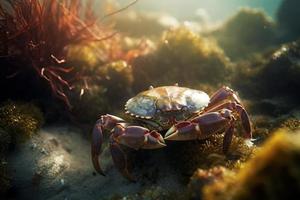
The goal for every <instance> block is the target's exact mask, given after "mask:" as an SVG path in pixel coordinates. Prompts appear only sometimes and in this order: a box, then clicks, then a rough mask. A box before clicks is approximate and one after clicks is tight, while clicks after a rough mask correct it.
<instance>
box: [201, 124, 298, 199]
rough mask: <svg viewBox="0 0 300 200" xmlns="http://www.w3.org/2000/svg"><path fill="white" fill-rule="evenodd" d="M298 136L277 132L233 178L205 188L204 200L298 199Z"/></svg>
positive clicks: (296, 134)
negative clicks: (296, 197)
mask: <svg viewBox="0 0 300 200" xmlns="http://www.w3.org/2000/svg"><path fill="white" fill-rule="evenodd" d="M299 137H300V134H299V132H294V133H293V134H292V133H291V132H289V131H287V130H284V129H282V130H279V131H277V132H276V133H274V134H273V136H272V137H271V138H270V139H269V141H267V142H266V143H265V144H264V145H263V146H262V147H261V149H259V150H258V151H257V152H256V155H255V156H253V158H252V159H250V160H249V161H248V162H246V163H245V164H244V166H243V168H241V169H240V170H239V171H238V172H233V173H235V174H234V175H233V176H227V177H226V176H223V177H224V178H223V179H222V180H219V181H215V182H213V183H211V184H207V185H205V186H204V187H202V190H201V192H202V193H201V194H202V196H201V199H207V200H210V199H214V200H219V199H223V200H226V199H232V200H235V199H285V198H287V199H293V197H295V196H298V195H299V185H300V177H299V173H298V169H299V165H300V163H299V160H300V159H299V158H300V143H299ZM198 189H199V187H198ZM198 199H199V198H198Z"/></svg>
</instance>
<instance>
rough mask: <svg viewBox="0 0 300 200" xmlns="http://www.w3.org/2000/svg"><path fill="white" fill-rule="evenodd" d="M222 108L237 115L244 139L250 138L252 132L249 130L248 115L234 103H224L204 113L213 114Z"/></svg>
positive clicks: (240, 106) (241, 107)
mask: <svg viewBox="0 0 300 200" xmlns="http://www.w3.org/2000/svg"><path fill="white" fill-rule="evenodd" d="M224 108H226V109H229V110H231V111H232V112H236V113H237V115H238V117H239V118H240V120H241V122H242V126H243V129H244V136H245V138H252V130H251V129H252V128H251V123H250V119H249V115H248V113H247V111H246V110H245V108H244V107H243V106H242V105H240V104H237V103H235V102H225V103H222V104H220V105H217V106H215V107H212V108H210V109H209V110H206V111H205V112H215V111H218V110H221V109H224Z"/></svg>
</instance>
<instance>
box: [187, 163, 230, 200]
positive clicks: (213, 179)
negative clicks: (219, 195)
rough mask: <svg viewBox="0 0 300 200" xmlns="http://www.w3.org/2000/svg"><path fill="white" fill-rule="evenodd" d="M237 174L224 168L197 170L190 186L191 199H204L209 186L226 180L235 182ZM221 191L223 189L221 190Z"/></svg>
mask: <svg viewBox="0 0 300 200" xmlns="http://www.w3.org/2000/svg"><path fill="white" fill-rule="evenodd" d="M235 176H236V173H235V172H233V171H231V170H229V169H227V168H225V167H222V166H216V167H212V168H210V169H206V170H205V169H197V170H196V171H195V172H194V174H193V176H192V177H191V179H190V182H189V184H188V191H189V192H188V197H189V199H192V200H196V199H204V198H203V195H204V194H203V189H204V187H205V186H207V185H213V184H216V183H217V182H224V180H234V179H235ZM219 190H220V191H222V190H221V188H219Z"/></svg>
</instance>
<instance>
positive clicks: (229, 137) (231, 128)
mask: <svg viewBox="0 0 300 200" xmlns="http://www.w3.org/2000/svg"><path fill="white" fill-rule="evenodd" d="M233 131H234V124H233V123H232V124H231V125H230V126H229V128H228V129H227V130H226V131H225V134H224V138H223V153H227V152H228V149H229V147H230V144H231V141H232V136H233Z"/></svg>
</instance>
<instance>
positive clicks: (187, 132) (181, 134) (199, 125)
mask: <svg viewBox="0 0 300 200" xmlns="http://www.w3.org/2000/svg"><path fill="white" fill-rule="evenodd" d="M231 118H232V116H231V111H230V110H228V109H223V110H221V111H219V112H210V113H205V114H203V115H200V116H198V117H195V118H193V119H192V120H190V121H183V122H179V123H177V124H175V125H174V126H172V127H171V128H170V129H169V130H168V131H167V133H166V135H165V138H164V139H165V140H183V141H184V140H195V139H205V138H207V137H208V136H210V135H212V134H215V133H218V132H219V131H221V130H223V129H224V128H226V127H227V126H228V123H229V122H230V121H231V120H232V119H231Z"/></svg>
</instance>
